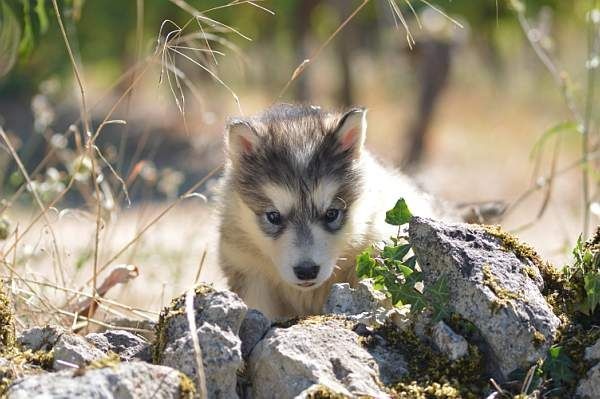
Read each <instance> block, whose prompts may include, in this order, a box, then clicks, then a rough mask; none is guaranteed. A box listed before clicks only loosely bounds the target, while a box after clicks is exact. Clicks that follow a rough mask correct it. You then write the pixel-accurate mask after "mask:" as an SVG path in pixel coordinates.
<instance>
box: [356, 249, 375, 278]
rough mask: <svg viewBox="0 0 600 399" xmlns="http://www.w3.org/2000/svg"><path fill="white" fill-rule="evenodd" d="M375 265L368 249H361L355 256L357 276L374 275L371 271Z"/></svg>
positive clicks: (366, 276) (367, 276)
mask: <svg viewBox="0 0 600 399" xmlns="http://www.w3.org/2000/svg"><path fill="white" fill-rule="evenodd" d="M376 266H377V262H376V261H375V259H373V258H372V257H371V253H370V252H369V251H363V252H362V253H361V254H360V255H358V256H357V257H356V274H357V275H358V277H359V278H369V277H374V275H373V271H374V269H375V267H376Z"/></svg>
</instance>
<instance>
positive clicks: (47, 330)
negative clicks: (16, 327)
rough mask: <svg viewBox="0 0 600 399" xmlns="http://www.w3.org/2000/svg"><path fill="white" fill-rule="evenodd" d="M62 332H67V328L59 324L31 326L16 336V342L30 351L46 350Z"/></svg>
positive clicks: (50, 347) (52, 345)
mask: <svg viewBox="0 0 600 399" xmlns="http://www.w3.org/2000/svg"><path fill="white" fill-rule="evenodd" d="M63 334H67V330H65V329H64V328H62V327H59V326H50V325H48V326H45V327H33V328H30V329H28V330H25V331H23V332H22V333H21V334H20V335H19V336H18V337H17V343H18V344H19V346H20V347H21V348H23V349H30V350H31V351H32V352H37V351H44V352H48V351H50V350H52V348H54V345H55V344H56V342H57V341H58V339H59V338H60V336H61V335H63Z"/></svg>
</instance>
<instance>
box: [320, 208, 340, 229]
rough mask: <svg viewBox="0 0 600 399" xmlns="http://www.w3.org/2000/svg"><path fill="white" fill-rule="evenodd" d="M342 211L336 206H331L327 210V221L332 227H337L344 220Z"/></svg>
mask: <svg viewBox="0 0 600 399" xmlns="http://www.w3.org/2000/svg"><path fill="white" fill-rule="evenodd" d="M342 214H343V213H342V211H341V210H340V209H336V208H329V209H327V212H325V217H324V219H325V223H327V224H328V225H329V226H330V227H332V228H336V227H338V225H339V224H340V221H341V220H342Z"/></svg>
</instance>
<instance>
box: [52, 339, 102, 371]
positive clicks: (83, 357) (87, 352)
mask: <svg viewBox="0 0 600 399" xmlns="http://www.w3.org/2000/svg"><path fill="white" fill-rule="evenodd" d="M53 350H54V361H53V362H52V368H53V369H54V370H63V369H70V368H73V366H85V365H86V364H88V363H90V362H92V361H94V360H99V359H102V358H104V357H106V355H105V354H104V352H102V351H101V350H100V349H97V348H95V347H94V346H93V345H92V344H90V343H89V342H88V341H86V340H85V338H83V337H81V336H79V335H75V334H70V333H66V334H62V335H61V336H60V337H59V338H58V340H57V341H56V343H55V345H54V348H53Z"/></svg>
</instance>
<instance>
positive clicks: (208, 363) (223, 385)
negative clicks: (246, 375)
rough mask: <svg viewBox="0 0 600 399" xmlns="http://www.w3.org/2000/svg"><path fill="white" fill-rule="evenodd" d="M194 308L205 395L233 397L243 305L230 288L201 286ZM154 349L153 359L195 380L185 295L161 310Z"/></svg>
mask: <svg viewBox="0 0 600 399" xmlns="http://www.w3.org/2000/svg"><path fill="white" fill-rule="evenodd" d="M194 310H195V321H196V328H197V330H196V331H195V333H196V334H197V335H198V340H199V341H200V348H201V350H202V363H203V366H204V373H205V375H206V388H207V391H208V397H209V398H237V394H236V391H235V386H236V381H237V372H238V370H240V369H241V368H242V365H243V361H242V350H241V341H240V339H239V338H238V334H239V330H240V326H241V324H242V321H243V320H244V317H245V315H246V311H247V307H246V305H245V304H244V302H242V300H241V299H240V298H239V297H238V296H237V295H236V294H234V293H232V292H230V291H225V290H224V291H217V290H215V289H213V288H212V287H209V286H205V285H202V286H199V287H198V288H197V289H196V295H195V297H194ZM154 351H155V353H154V360H155V361H157V362H158V363H160V364H164V365H168V366H171V367H174V368H176V369H178V370H180V371H181V372H183V373H184V374H185V375H187V376H188V377H189V378H191V379H192V380H193V381H195V382H196V384H197V383H198V381H197V372H196V360H195V351H194V349H193V343H192V333H191V332H190V328H189V325H188V322H187V316H186V310H185V295H182V296H181V297H179V298H176V299H175V300H174V301H173V303H172V305H171V307H170V308H168V309H165V310H164V311H163V313H161V317H160V320H159V323H158V328H157V342H156V344H155V349H154Z"/></svg>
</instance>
